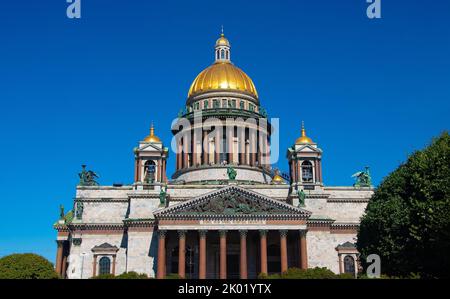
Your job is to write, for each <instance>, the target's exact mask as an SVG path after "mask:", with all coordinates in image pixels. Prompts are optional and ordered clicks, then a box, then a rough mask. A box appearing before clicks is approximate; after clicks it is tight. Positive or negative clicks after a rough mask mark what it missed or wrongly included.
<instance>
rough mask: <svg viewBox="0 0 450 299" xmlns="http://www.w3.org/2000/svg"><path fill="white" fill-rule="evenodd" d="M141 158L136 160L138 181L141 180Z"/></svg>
mask: <svg viewBox="0 0 450 299" xmlns="http://www.w3.org/2000/svg"><path fill="white" fill-rule="evenodd" d="M141 164H142V163H141V159H140V158H138V160H137V181H138V182H140V181H141V172H142V167H141Z"/></svg>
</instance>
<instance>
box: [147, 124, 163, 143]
mask: <svg viewBox="0 0 450 299" xmlns="http://www.w3.org/2000/svg"><path fill="white" fill-rule="evenodd" d="M144 142H152V143H161V139H159V138H158V136H156V135H155V128H154V127H153V124H152V127H151V128H150V135H148V136H147V137H145V139H144Z"/></svg>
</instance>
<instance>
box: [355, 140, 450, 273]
mask: <svg viewBox="0 0 450 299" xmlns="http://www.w3.org/2000/svg"><path fill="white" fill-rule="evenodd" d="M449 228H450V136H449V134H448V133H447V132H445V133H443V134H442V135H441V136H440V137H439V138H437V139H434V140H433V142H432V143H431V145H430V146H428V147H427V148H426V149H424V150H422V151H417V152H415V153H414V154H412V155H411V156H410V157H409V158H408V160H407V161H406V163H404V164H402V165H400V166H399V167H398V168H397V169H396V170H395V171H394V172H392V173H391V174H390V175H389V176H387V177H386V178H385V179H384V180H383V182H382V183H381V184H380V185H379V186H378V188H377V189H376V190H375V193H374V195H373V196H372V198H371V200H370V201H369V203H368V205H367V208H366V211H365V215H364V216H363V217H362V219H361V225H360V229H359V233H358V241H357V248H358V250H359V252H360V253H361V261H362V262H363V267H364V268H367V265H366V264H365V263H364V262H365V260H366V258H367V256H368V255H370V254H378V255H379V256H380V258H381V271H382V273H383V274H386V275H387V276H388V277H405V278H406V277H411V278H417V277H422V278H450V272H449V270H448V269H450V255H449V254H448V253H449V252H450V230H449ZM413 273H414V274H413Z"/></svg>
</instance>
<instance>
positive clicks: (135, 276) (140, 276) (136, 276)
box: [116, 271, 148, 279]
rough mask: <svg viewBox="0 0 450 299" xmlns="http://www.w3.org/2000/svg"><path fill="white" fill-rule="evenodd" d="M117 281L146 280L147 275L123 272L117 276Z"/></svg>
mask: <svg viewBox="0 0 450 299" xmlns="http://www.w3.org/2000/svg"><path fill="white" fill-rule="evenodd" d="M116 278H117V279H148V276H147V274H145V273H137V272H134V271H130V272H125V273H122V274H120V275H118V276H116Z"/></svg>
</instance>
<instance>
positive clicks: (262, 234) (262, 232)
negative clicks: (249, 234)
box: [259, 229, 268, 236]
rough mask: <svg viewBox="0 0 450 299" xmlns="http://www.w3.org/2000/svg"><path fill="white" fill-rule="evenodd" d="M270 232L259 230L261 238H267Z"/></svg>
mask: <svg viewBox="0 0 450 299" xmlns="http://www.w3.org/2000/svg"><path fill="white" fill-rule="evenodd" d="M267 233H268V230H267V229H260V230H259V235H260V236H267Z"/></svg>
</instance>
